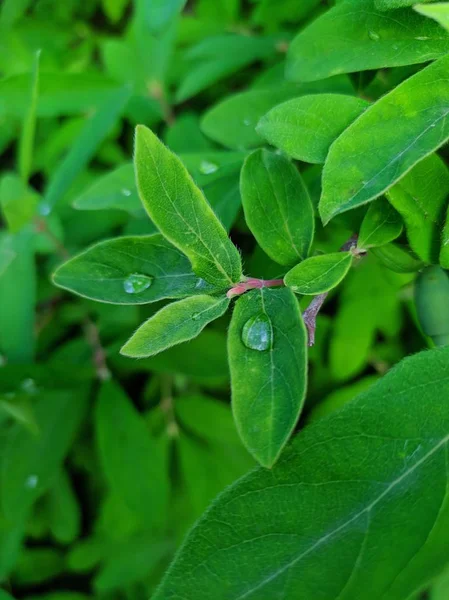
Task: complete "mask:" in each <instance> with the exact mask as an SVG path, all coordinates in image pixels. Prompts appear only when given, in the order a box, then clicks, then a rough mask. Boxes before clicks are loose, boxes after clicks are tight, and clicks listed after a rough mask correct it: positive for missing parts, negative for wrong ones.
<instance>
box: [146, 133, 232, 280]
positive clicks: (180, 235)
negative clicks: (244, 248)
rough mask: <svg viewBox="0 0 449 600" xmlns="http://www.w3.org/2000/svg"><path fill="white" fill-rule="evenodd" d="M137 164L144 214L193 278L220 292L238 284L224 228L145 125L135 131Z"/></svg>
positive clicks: (176, 163) (185, 174)
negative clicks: (183, 257)
mask: <svg viewBox="0 0 449 600" xmlns="http://www.w3.org/2000/svg"><path fill="white" fill-rule="evenodd" d="M135 165H136V178H137V188H138V190H139V194H140V198H141V200H142V203H143V205H144V207H145V210H146V211H147V212H148V214H149V215H150V217H151V219H152V220H153V222H154V223H155V224H156V226H157V227H158V229H159V230H160V232H161V233H162V234H163V235H164V236H165V237H166V238H167V239H168V240H169V241H170V242H172V244H174V245H175V246H177V247H178V248H179V249H180V250H181V251H182V252H184V253H185V254H186V255H187V257H188V258H189V260H190V261H191V263H192V266H193V270H194V271H195V273H196V274H197V275H199V276H200V277H202V278H203V279H205V280H206V281H208V282H209V283H212V284H214V285H216V286H217V287H222V288H226V287H230V286H232V284H234V283H236V282H238V281H240V279H241V277H242V265H241V260H240V255H239V253H238V250H237V248H236V247H235V246H234V245H233V244H232V242H231V241H230V240H229V238H228V236H227V234H226V231H225V229H224V227H223V226H222V225H221V223H220V222H219V221H218V219H217V218H216V216H215V215H214V213H213V211H212V209H211V207H210V206H209V204H208V203H207V201H206V199H205V198H204V196H203V194H202V193H201V191H200V190H199V188H198V187H197V186H196V185H195V183H194V182H193V180H192V178H191V177H190V175H189V174H188V172H187V170H186V168H185V167H184V165H183V164H182V162H181V161H180V159H179V158H178V157H177V156H175V155H174V154H173V153H172V152H170V151H169V150H168V148H166V147H165V146H164V145H163V144H162V142H160V141H159V139H158V138H157V137H156V136H155V135H154V133H152V131H150V130H149V129H147V128H146V127H144V126H143V125H139V126H138V127H137V129H136V141H135Z"/></svg>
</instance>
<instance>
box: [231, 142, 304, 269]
mask: <svg viewBox="0 0 449 600" xmlns="http://www.w3.org/2000/svg"><path fill="white" fill-rule="evenodd" d="M240 190H241V195H242V202H243V209H244V211H245V219H246V222H247V224H248V227H249V228H250V229H251V231H252V233H253V234H254V237H255V238H256V240H257V242H258V243H259V245H260V246H261V248H263V250H264V251H265V252H266V253H267V254H268V256H269V257H270V258H272V259H273V260H275V261H276V262H277V263H279V264H281V265H292V264H296V263H297V262H299V261H300V260H303V259H304V258H306V257H307V256H308V254H309V251H310V246H311V244H312V240H313V234H314V229H315V219H314V214H313V207H312V203H311V201H310V197H309V193H308V191H307V188H306V186H305V184H304V182H303V180H302V177H301V175H300V174H299V172H298V170H297V169H296V167H294V166H293V165H292V164H291V163H290V161H289V160H288V159H286V158H285V157H284V156H280V155H278V154H274V153H273V152H268V150H256V151H255V152H253V153H252V154H251V155H250V156H249V157H248V158H247V159H246V161H245V163H244V166H243V169H242V172H241V178H240Z"/></svg>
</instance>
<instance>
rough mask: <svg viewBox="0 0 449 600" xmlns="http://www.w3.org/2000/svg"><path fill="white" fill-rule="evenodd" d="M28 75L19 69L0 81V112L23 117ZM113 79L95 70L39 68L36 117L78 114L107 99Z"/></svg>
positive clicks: (113, 88) (114, 85)
mask: <svg viewBox="0 0 449 600" xmlns="http://www.w3.org/2000/svg"><path fill="white" fill-rule="evenodd" d="M29 89H30V75H29V74H28V73H20V74H18V75H12V76H11V77H6V78H5V79H2V80H1V81H0V116H9V117H12V116H14V117H19V118H23V117H24V115H25V114H26V113H27V111H28V109H29V101H30V92H29ZM118 89H119V88H118V85H117V83H116V82H115V81H113V80H111V79H107V78H105V77H102V76H101V75H99V74H98V73H67V72H59V73H58V72H57V73H54V72H52V73H51V72H49V73H47V72H43V73H40V75H39V98H38V99H37V105H36V114H37V116H38V117H59V116H61V115H72V114H80V113H83V112H85V111H89V110H91V109H92V108H93V107H98V106H101V105H102V104H104V103H105V102H107V101H108V100H111V99H112V98H113V96H114V94H115V93H117V91H118Z"/></svg>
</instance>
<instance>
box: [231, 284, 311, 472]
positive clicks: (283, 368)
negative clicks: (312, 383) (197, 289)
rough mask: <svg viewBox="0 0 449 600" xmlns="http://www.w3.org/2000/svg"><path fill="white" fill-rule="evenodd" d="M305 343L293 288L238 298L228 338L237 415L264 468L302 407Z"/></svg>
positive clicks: (273, 458) (245, 439)
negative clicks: (291, 289)
mask: <svg viewBox="0 0 449 600" xmlns="http://www.w3.org/2000/svg"><path fill="white" fill-rule="evenodd" d="M306 344H307V335H306V330H305V326H304V323H303V320H302V317H301V313H300V311H299V306H298V302H297V300H296V298H295V296H294V294H293V293H292V292H291V291H290V290H288V289H286V288H282V289H274V288H263V289H261V290H253V291H251V292H248V293H246V294H245V295H244V296H242V298H240V299H239V300H238V301H237V302H236V305H235V308H234V313H233V315H232V321H231V326H230V329H229V342H228V351H229V364H230V369H231V382H232V403H233V412H234V418H235V420H236V424H237V429H238V431H239V433H240V436H241V438H242V440H243V443H244V444H245V446H246V447H247V449H248V450H249V452H250V453H251V454H252V455H253V456H254V458H255V459H256V460H257V461H258V462H260V463H261V464H262V465H263V466H265V467H270V466H272V465H273V464H274V463H275V462H276V460H277V458H278V456H279V454H280V452H281V450H282V448H283V447H284V445H285V444H286V442H287V440H288V438H289V437H290V435H291V433H292V431H293V428H294V427H295V425H296V422H297V420H298V417H299V414H300V412H301V409H302V405H303V401H304V396H305V391H306V385H307V349H306Z"/></svg>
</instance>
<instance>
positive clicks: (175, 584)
mask: <svg viewBox="0 0 449 600" xmlns="http://www.w3.org/2000/svg"><path fill="white" fill-rule="evenodd" d="M448 361H449V348H444V349H438V350H431V351H427V352H423V353H420V354H418V355H416V356H413V357H411V358H407V359H405V360H404V361H402V362H401V363H400V364H399V365H398V366H396V367H395V368H394V369H392V370H391V371H390V372H389V373H388V374H387V375H386V376H385V377H383V378H382V379H381V380H380V381H379V382H377V383H376V384H375V385H374V386H373V387H372V388H371V389H370V390H368V391H367V392H365V393H363V394H362V395H360V396H358V398H357V399H355V400H353V401H352V402H350V403H349V404H348V405H347V406H346V407H345V408H343V409H342V410H339V411H336V412H334V413H333V414H331V415H329V417H327V418H326V419H320V420H319V421H317V422H316V423H314V424H312V425H310V426H309V427H306V428H305V429H304V430H303V431H302V432H301V434H300V435H298V436H297V437H296V439H295V441H294V442H293V444H292V445H291V447H290V449H288V450H287V451H286V452H285V455H284V456H283V457H282V458H281V460H280V461H279V463H278V464H277V465H275V467H274V468H273V469H272V470H265V469H257V470H255V471H253V472H251V473H250V474H249V475H247V476H246V477H244V478H242V479H241V480H240V481H239V482H237V483H236V484H235V485H233V486H231V487H230V488H228V490H226V491H225V492H224V493H223V494H221V495H220V496H219V497H218V498H217V499H216V500H215V502H214V503H213V505H212V507H211V508H210V509H209V510H208V511H207V513H206V514H205V515H204V516H203V517H202V519H201V520H200V521H199V523H198V524H197V525H196V526H195V527H194V528H193V529H192V531H191V532H190V534H189V536H188V537H187V540H186V542H185V543H184V545H183V547H182V549H181V551H180V552H179V554H178V555H177V557H176V558H175V561H174V563H173V565H172V566H171V568H170V569H169V570H168V572H167V574H166V576H165V578H164V580H163V581H162V584H161V586H160V587H159V589H158V591H157V592H156V594H155V595H154V596H153V600H168V599H169V598H175V597H182V598H185V599H186V600H190V599H195V600H209V598H210V590H211V589H212V588H213V589H214V600H225V599H226V600H231V599H233V600H237V599H241V600H243V599H244V598H245V599H248V600H250V599H251V600H253V599H254V600H256V599H257V600H268V599H270V600H271V599H273V598H277V597H278V598H282V597H283V598H298V599H299V598H301V599H303V598H304V599H306V598H307V599H309V598H318V597H319V598H320V600H335V599H336V598H347V599H348V600H349V599H350V600H354V599H362V598H363V600H378V599H379V598H382V599H384V600H398V599H399V598H401V599H402V598H409V597H411V596H412V595H413V593H414V592H417V591H419V590H421V589H422V588H423V587H424V585H425V584H427V582H428V581H430V580H431V579H433V578H434V577H435V576H436V575H438V574H439V573H440V572H441V571H442V569H443V568H444V566H445V565H446V564H447V523H448V518H449V505H448V502H447V486H448V474H447V469H446V454H447V446H448V442H449V416H448V411H447V397H448V395H449V380H448V367H447V365H448ZM387 413H388V418H387V419H386V418H385V414H387ZM349 457H350V459H349ZM429 481H432V486H430V487H429ZM380 557H381V558H380ZM186 574H188V576H186ZM217 584H218V585H217Z"/></svg>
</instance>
